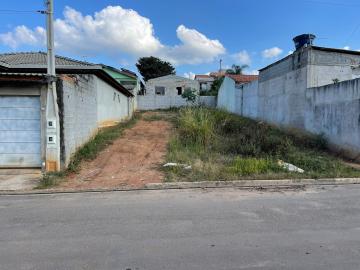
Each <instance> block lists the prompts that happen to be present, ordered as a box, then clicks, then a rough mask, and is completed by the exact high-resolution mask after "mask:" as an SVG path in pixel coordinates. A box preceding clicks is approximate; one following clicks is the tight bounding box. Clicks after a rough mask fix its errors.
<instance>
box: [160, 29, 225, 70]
mask: <svg viewBox="0 0 360 270" xmlns="http://www.w3.org/2000/svg"><path fill="white" fill-rule="evenodd" d="M176 34H177V37H178V38H179V40H180V41H181V42H182V44H181V45H177V46H174V47H166V48H165V49H164V50H163V51H162V52H161V53H160V56H161V55H163V56H164V57H165V58H167V59H168V60H169V61H170V62H172V63H174V64H200V63H207V62H212V61H213V60H215V58H216V57H217V56H219V55H221V54H224V53H225V48H224V46H223V45H222V44H221V43H220V41H218V40H211V39H208V38H207V37H206V36H205V35H203V34H202V33H200V32H198V31H196V30H195V29H189V28H186V27H185V26H184V25H180V26H179V27H178V28H177V30H176Z"/></svg>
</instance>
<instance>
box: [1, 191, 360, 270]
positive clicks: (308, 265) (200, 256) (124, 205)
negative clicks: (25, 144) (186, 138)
mask: <svg viewBox="0 0 360 270" xmlns="http://www.w3.org/2000/svg"><path fill="white" fill-rule="evenodd" d="M0 269H1V270H3V269H4V270H9V269H11V270H17V269H22V270H27V269H37V270H42V269H59V270H60V269H61V270H62V269H116V270H126V269H131V270H136V269H139V270H143V269H154V270H160V269H166V270H171V269H176V270H177V269H184V270H193V269H196V270H197V269H199V270H200V269H201V270H212V269H214V270H220V269H276V270H278V269H317V270H319V269H324V270H325V269H326V270H329V269H336V270H340V269H346V270H350V269H356V270H358V269H360V186H355V185H353V186H346V187H345V186H344V187H333V186H330V187H326V188H325V189H322V188H311V189H307V190H305V191H296V190H295V191H286V192H284V191H283V192H268V191H263V192H260V191H250V192H249V191H240V190H231V189H221V190H215V191H201V190H197V191H144V192H114V193H87V194H62V195H37V196H2V197H0Z"/></svg>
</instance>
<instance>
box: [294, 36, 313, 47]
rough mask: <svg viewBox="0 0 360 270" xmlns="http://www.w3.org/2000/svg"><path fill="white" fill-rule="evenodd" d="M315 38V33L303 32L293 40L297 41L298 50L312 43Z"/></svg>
mask: <svg viewBox="0 0 360 270" xmlns="http://www.w3.org/2000/svg"><path fill="white" fill-rule="evenodd" d="M315 38H316V36H315V35H313V34H302V35H299V36H296V37H294V38H293V41H294V43H295V48H296V50H298V49H300V48H302V47H304V46H310V45H312V44H313V41H314V39H315Z"/></svg>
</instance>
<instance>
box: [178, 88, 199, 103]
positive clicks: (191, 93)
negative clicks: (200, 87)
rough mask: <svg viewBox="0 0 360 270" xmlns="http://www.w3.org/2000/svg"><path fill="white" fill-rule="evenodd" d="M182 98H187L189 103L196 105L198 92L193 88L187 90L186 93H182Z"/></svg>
mask: <svg viewBox="0 0 360 270" xmlns="http://www.w3.org/2000/svg"><path fill="white" fill-rule="evenodd" d="M181 96H182V98H185V99H186V101H187V102H190V103H192V104H194V103H195V102H196V97H197V94H196V90H195V89H191V88H186V89H185V91H184V93H182V95H181Z"/></svg>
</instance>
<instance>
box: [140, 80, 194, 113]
mask: <svg viewBox="0 0 360 270" xmlns="http://www.w3.org/2000/svg"><path fill="white" fill-rule="evenodd" d="M199 88H200V87H199V82H198V81H196V80H191V79H187V78H183V77H180V76H176V75H167V76H163V77H159V78H154V79H151V80H148V81H147V82H146V84H145V89H146V92H145V94H144V95H139V96H138V108H139V109H140V110H152V109H165V108H171V107H180V106H186V105H187V101H186V99H184V98H183V97H182V94H183V93H184V91H185V90H186V89H192V90H194V91H195V93H196V94H199Z"/></svg>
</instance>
